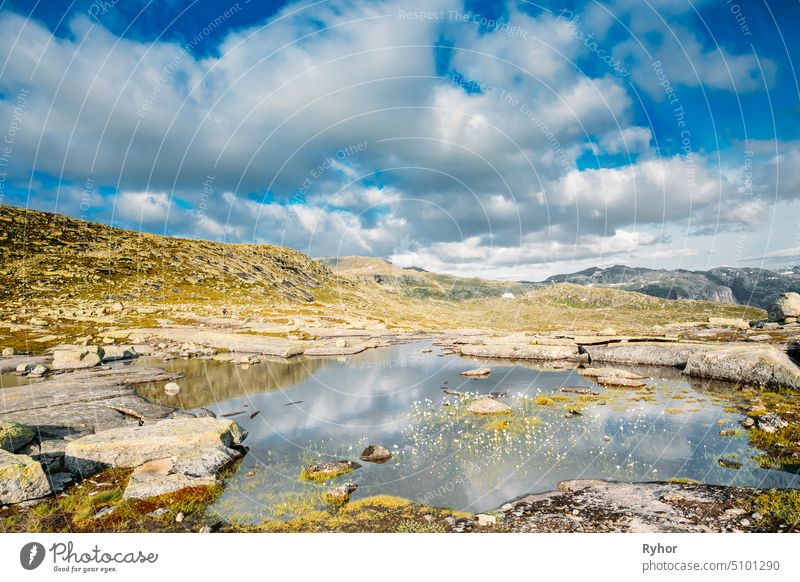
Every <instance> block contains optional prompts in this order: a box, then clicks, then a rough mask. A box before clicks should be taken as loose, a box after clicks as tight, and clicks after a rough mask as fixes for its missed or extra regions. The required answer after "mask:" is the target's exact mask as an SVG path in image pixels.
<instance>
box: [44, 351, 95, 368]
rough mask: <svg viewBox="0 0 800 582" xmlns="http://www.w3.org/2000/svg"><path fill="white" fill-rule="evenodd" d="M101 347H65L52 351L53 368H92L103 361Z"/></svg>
mask: <svg viewBox="0 0 800 582" xmlns="http://www.w3.org/2000/svg"><path fill="white" fill-rule="evenodd" d="M104 353H105V352H104V350H103V348H99V347H86V348H67V349H62V350H55V351H54V352H53V369H54V370H80V369H83V368H93V367H94V366H96V365H98V364H99V363H100V362H102V361H103V355H104Z"/></svg>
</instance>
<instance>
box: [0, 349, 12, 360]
mask: <svg viewBox="0 0 800 582" xmlns="http://www.w3.org/2000/svg"><path fill="white" fill-rule="evenodd" d="M13 355H14V348H3V357H4V358H10V357H11V356H13Z"/></svg>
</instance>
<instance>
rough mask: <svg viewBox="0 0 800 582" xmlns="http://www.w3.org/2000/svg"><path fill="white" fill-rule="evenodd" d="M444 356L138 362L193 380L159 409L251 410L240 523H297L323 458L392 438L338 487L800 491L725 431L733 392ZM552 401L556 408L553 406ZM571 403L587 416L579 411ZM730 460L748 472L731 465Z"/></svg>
mask: <svg viewBox="0 0 800 582" xmlns="http://www.w3.org/2000/svg"><path fill="white" fill-rule="evenodd" d="M431 347H432V346H431V345H430V343H415V344H408V345H401V346H395V347H392V348H386V349H380V350H372V351H368V352H364V353H362V354H359V355H356V356H348V357H346V358H345V357H341V358H297V359H293V360H291V361H288V362H287V361H269V362H263V363H261V364H258V365H255V366H251V367H249V368H247V369H243V368H241V367H239V366H234V365H232V364H230V363H221V362H215V361H208V360H200V359H192V360H176V361H173V362H166V363H165V362H154V361H152V360H150V361H149V362H148V361H147V360H146V359H142V360H139V361H138V362H137V364H136V365H153V364H156V365H159V366H162V367H167V368H169V369H173V370H175V371H180V372H184V373H185V374H186V378H184V379H182V380H179V383H180V385H181V387H182V390H181V392H180V394H179V395H177V396H174V397H169V396H166V395H165V394H164V393H163V384H156V385H150V386H146V387H143V388H142V389H141V392H142V394H143V395H144V396H146V397H148V398H150V399H152V400H157V401H159V402H163V403H165V404H170V405H175V406H180V407H183V408H185V409H187V410H190V411H191V410H199V409H200V408H201V407H204V408H207V409H209V410H211V411H213V412H215V413H216V414H217V415H227V414H235V413H238V412H241V414H235V415H234V416H230V418H232V419H234V420H236V421H237V422H238V423H239V424H240V425H242V427H244V428H245V429H246V430H247V431H248V433H249V436H248V438H247V440H246V443H245V444H246V445H248V446H249V448H250V452H249V454H248V455H247V456H246V457H245V458H244V460H243V462H242V463H241V464H240V465H239V467H238V468H237V470H236V473H235V474H234V475H233V476H232V477H231V478H230V479H228V480H227V485H226V488H225V492H224V494H223V495H222V497H221V498H220V500H219V501H218V502H217V503H216V505H215V507H214V509H215V510H216V511H217V512H219V513H220V514H221V515H223V516H224V517H227V518H235V519H240V520H245V521H251V522H258V521H261V520H263V519H265V518H274V517H278V518H288V517H291V516H292V515H294V514H296V513H297V512H298V511H301V510H302V509H307V508H308V507H309V506H312V505H315V504H317V503H322V499H323V495H324V491H325V489H326V487H327V486H329V485H330V484H328V485H327V486H326V485H316V484H312V483H307V482H303V481H301V480H300V479H299V474H300V470H301V468H302V467H303V466H304V465H306V464H309V463H311V462H316V461H320V460H335V459H352V460H358V455H359V454H360V452H361V450H362V449H363V448H364V447H366V446H367V445H368V444H371V443H376V444H382V445H384V446H385V447H386V448H388V449H389V450H390V451H391V452H392V453H394V458H393V459H392V460H391V461H389V462H388V463H385V464H382V465H376V464H371V463H362V465H363V466H362V467H361V468H360V469H358V470H356V471H354V472H353V473H350V474H349V475H344V476H342V477H340V478H338V479H337V480H336V481H335V482H345V481H351V482H354V483H357V484H358V486H359V488H358V491H357V492H356V493H355V494H354V496H353V498H359V497H364V496H369V495H377V494H387V495H397V496H400V497H406V498H409V499H412V500H414V501H421V502H426V503H428V504H431V505H437V506H446V507H451V508H454V509H464V510H467V511H472V512H476V511H485V510H489V509H492V508H495V507H498V506H499V505H501V504H503V503H504V502H506V501H508V500H511V499H513V498H515V497H518V496H519V495H522V494H524V493H529V492H541V491H547V490H552V489H553V488H554V487H555V486H556V484H557V482H558V481H561V480H564V479H588V478H599V479H610V480H626V481H653V480H666V479H672V478H687V479H694V480H697V481H700V482H703V483H714V484H723V485H739V486H752V487H796V486H798V485H800V480H799V479H798V477H797V475H794V474H792V473H787V472H783V471H776V470H766V469H762V468H760V467H759V466H758V465H757V464H755V463H754V462H752V460H751V457H752V456H754V455H755V454H757V451H756V450H755V449H753V448H751V447H750V446H749V443H748V439H747V436H746V433H745V431H743V430H741V429H740V430H738V431H737V434H736V435H735V436H732V437H722V436H720V435H719V431H720V430H721V429H723V428H738V423H739V421H740V420H741V419H742V416H741V415H739V414H736V413H732V412H726V411H725V408H726V406H727V405H728V403H729V401H728V398H727V397H726V394H725V393H724V392H720V391H719V390H711V389H709V388H704V387H703V386H702V385H701V384H697V383H696V384H694V385H693V384H692V383H689V382H687V380H686V379H685V378H683V377H681V376H680V374H679V373H678V372H677V371H674V370H663V369H661V370H650V373H651V374H654V378H653V379H652V380H648V381H647V382H648V385H649V386H651V387H652V388H651V390H650V391H646V390H631V389H605V388H600V387H598V386H597V385H596V384H593V383H592V382H591V381H589V380H587V379H584V378H582V377H581V376H580V375H578V374H577V372H575V371H574V370H571V369H547V368H541V369H537V368H536V367H535V366H531V365H527V364H521V363H513V362H502V361H499V362H498V361H493V362H489V363H488V365H490V366H491V367H492V369H493V373H492V374H491V376H489V377H488V378H484V379H478V380H474V379H467V378H465V377H463V376H460V375H459V372H462V371H464V370H467V369H470V368H474V367H476V366H477V365H482V364H486V362H476V361H474V360H466V359H463V358H461V357H458V356H454V355H445V356H441V355H439V350H438V349H437V348H433V352H430V353H426V351H423V350H430V349H431ZM445 386H446V387H449V388H452V389H454V390H459V391H464V392H470V393H473V394H476V393H488V392H493V391H497V392H506V393H507V394H508V396H507V397H505V398H502V399H501V400H502V401H503V402H505V403H507V404H508V405H510V406H511V407H512V408H513V409H514V411H513V413H512V414H511V415H505V416H502V417H491V418H490V417H476V416H473V415H471V414H469V413H467V412H466V410H465V407H466V404H465V403H464V401H463V400H462V399H461V398H459V397H457V396H451V395H447V394H445V393H444V392H443V391H442V390H441V388H442V387H445ZM561 386H586V387H591V388H593V389H594V390H596V391H597V392H600V396H599V397H588V398H587V397H581V396H577V395H567V394H563V393H561V392H559V391H558V389H559V388H560V387H561ZM542 395H545V396H548V397H550V398H552V397H555V399H556V401H555V402H548V401H547V400H544V401H542V400H541V398H540V400H539V403H537V401H536V397H537V396H539V397H541V396H542ZM542 402H544V403H545V404H544V405H543V404H542ZM445 403H447V405H445ZM569 408H577V409H579V410H580V411H581V412H582V416H578V417H574V418H565V417H564V413H565V410H566V409H569ZM256 411H258V414H255V415H254V416H253V414H254V413H255V412H256ZM720 458H725V459H729V460H735V461H738V462H740V463H742V468H741V469H739V470H736V469H730V468H725V467H722V466H720V465H719V463H718V460H719V459H720Z"/></svg>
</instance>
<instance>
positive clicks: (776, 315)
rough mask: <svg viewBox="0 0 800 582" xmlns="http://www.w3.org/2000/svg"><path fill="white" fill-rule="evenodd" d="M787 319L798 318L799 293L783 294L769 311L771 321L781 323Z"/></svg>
mask: <svg viewBox="0 0 800 582" xmlns="http://www.w3.org/2000/svg"><path fill="white" fill-rule="evenodd" d="M787 317H800V293H784V294H783V295H781V296H780V297H778V300H777V301H776V302H775V305H773V306H772V307H771V308H770V310H769V318H770V319H771V320H772V321H783V320H784V319H786V318H787Z"/></svg>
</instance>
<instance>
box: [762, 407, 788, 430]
mask: <svg viewBox="0 0 800 582" xmlns="http://www.w3.org/2000/svg"><path fill="white" fill-rule="evenodd" d="M757 425H758V428H760V429H761V430H763V431H764V432H769V433H773V432H778V431H779V430H780V429H782V428H784V427H787V426H789V423H788V422H786V421H785V420H783V419H782V418H781V417H780V416H778V415H777V414H775V413H774V412H768V413H767V414H765V415H764V416H759V417H758V421H757Z"/></svg>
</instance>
